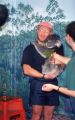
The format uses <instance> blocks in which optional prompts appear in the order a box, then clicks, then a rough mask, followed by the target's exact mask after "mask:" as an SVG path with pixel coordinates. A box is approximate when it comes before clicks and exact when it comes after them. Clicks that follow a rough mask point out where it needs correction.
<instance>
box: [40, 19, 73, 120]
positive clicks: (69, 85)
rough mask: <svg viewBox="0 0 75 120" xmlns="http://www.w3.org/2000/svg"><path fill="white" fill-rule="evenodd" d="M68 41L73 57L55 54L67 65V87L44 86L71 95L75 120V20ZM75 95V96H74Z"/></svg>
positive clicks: (46, 88) (54, 55)
mask: <svg viewBox="0 0 75 120" xmlns="http://www.w3.org/2000/svg"><path fill="white" fill-rule="evenodd" d="M66 42H67V44H68V45H69V46H70V47H71V48H72V50H73V55H72V58H67V57H62V56H60V55H58V54H57V53H54V54H53V58H54V59H58V60H59V61H62V62H63V63H65V64H66V65H67V67H66V81H67V83H66V85H67V86H66V87H67V88H64V87H58V86H55V85H49V84H45V85H43V87H42V90H43V91H51V90H56V91H59V92H61V93H63V94H66V95H69V96H71V97H70V101H71V105H72V112H73V114H74V116H73V120H75V21H73V22H71V23H70V24H69V25H68V26H67V29H66ZM73 97H74V98H73Z"/></svg>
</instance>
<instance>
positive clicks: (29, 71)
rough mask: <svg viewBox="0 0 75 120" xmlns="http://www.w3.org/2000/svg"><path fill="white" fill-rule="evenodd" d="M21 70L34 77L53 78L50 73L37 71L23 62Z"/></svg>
mask: <svg viewBox="0 0 75 120" xmlns="http://www.w3.org/2000/svg"><path fill="white" fill-rule="evenodd" d="M23 72H24V74H25V75H28V76H31V77H36V78H44V79H49V80H50V79H53V78H54V77H53V76H51V74H42V73H40V72H39V71H37V70H35V69H34V68H32V67H31V66H30V65H28V64H23Z"/></svg>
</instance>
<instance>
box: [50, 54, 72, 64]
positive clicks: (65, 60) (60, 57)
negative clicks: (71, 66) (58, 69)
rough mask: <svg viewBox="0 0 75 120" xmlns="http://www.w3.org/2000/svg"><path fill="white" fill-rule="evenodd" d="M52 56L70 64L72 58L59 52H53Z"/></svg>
mask: <svg viewBox="0 0 75 120" xmlns="http://www.w3.org/2000/svg"><path fill="white" fill-rule="evenodd" d="M52 57H53V58H54V59H57V60H59V61H60V62H62V63H64V64H68V62H69V61H70V60H71V58H68V57H65V56H62V55H59V54H57V53H53V54H52Z"/></svg>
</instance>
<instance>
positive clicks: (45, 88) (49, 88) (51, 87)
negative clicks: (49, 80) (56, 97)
mask: <svg viewBox="0 0 75 120" xmlns="http://www.w3.org/2000/svg"><path fill="white" fill-rule="evenodd" d="M52 90H54V85H52V84H44V85H43V86H42V91H47V92H48V91H52Z"/></svg>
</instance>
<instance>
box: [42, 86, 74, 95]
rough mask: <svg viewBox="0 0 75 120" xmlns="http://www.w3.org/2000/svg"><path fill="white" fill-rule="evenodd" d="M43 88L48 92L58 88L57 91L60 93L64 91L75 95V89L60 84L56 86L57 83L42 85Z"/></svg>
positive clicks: (66, 93)
mask: <svg viewBox="0 0 75 120" xmlns="http://www.w3.org/2000/svg"><path fill="white" fill-rule="evenodd" d="M42 90H43V91H47V92H48V91H52V90H56V91H58V92H60V93H63V94H65V95H68V96H72V97H75V90H69V89H67V88H64V87H59V86H56V85H53V84H44V85H43V86H42Z"/></svg>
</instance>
